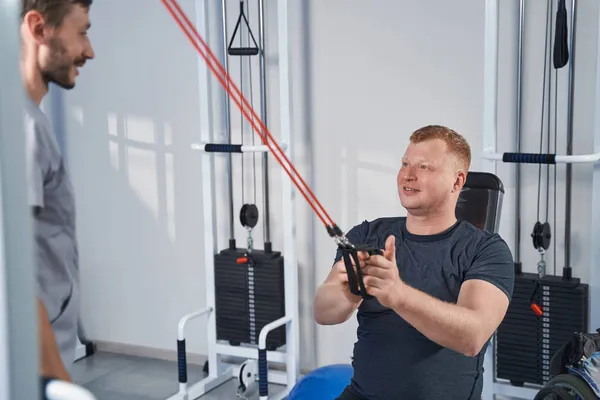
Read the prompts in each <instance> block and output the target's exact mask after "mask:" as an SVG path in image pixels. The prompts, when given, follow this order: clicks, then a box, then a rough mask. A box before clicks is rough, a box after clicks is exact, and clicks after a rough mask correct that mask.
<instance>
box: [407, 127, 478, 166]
mask: <svg viewBox="0 0 600 400" xmlns="http://www.w3.org/2000/svg"><path fill="white" fill-rule="evenodd" d="M435 139H439V140H442V141H443V142H444V143H446V150H447V151H448V152H449V153H450V154H452V155H453V156H454V157H455V158H456V161H457V166H458V167H459V168H460V169H464V171H465V172H467V171H468V170H469V168H470V166H471V146H469V142H467V140H466V139H465V138H464V137H463V136H462V135H461V134H459V133H458V132H456V131H454V130H452V129H450V128H447V127H445V126H441V125H428V126H424V127H422V128H419V129H417V130H416V131H414V132H413V133H412V135H411V136H410V141H411V143H421V142H425V141H427V140H435Z"/></svg>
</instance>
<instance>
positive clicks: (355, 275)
mask: <svg viewBox="0 0 600 400" xmlns="http://www.w3.org/2000/svg"><path fill="white" fill-rule="evenodd" d="M359 251H366V252H367V253H368V254H369V255H371V256H373V255H383V252H382V251H381V250H380V249H377V248H375V247H373V246H370V245H357V246H355V247H354V249H352V250H351V249H343V258H344V266H345V267H346V273H347V274H348V286H349V287H350V293H352V294H353V295H355V296H362V298H363V299H365V300H369V299H372V298H373V296H371V295H370V294H368V293H367V289H366V288H365V283H364V280H363V275H362V270H361V269H360V267H358V265H359V260H358V252H359ZM350 257H352V259H354V264H352V260H351V259H350ZM354 265H356V266H357V268H356V270H355V269H354Z"/></svg>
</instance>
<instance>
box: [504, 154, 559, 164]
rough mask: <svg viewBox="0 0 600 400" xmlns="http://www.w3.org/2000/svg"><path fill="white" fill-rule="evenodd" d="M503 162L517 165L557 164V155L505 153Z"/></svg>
mask: <svg viewBox="0 0 600 400" xmlns="http://www.w3.org/2000/svg"><path fill="white" fill-rule="evenodd" d="M502 161H504V162H505V163H517V164H556V154H536V153H504V154H503V155H502Z"/></svg>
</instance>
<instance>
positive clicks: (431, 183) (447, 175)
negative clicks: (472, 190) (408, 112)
mask: <svg viewBox="0 0 600 400" xmlns="http://www.w3.org/2000/svg"><path fill="white" fill-rule="evenodd" d="M464 172H466V171H464ZM458 175H459V171H458V164H457V162H456V159H455V157H454V156H453V155H452V154H449V153H448V152H447V151H446V144H445V143H444V142H443V141H442V140H439V139H435V140H427V141H424V142H421V143H410V144H409V145H408V147H407V149H406V152H405V154H404V157H403V158H402V167H401V168H400V171H399V172H398V194H399V196H400V202H401V203H402V206H403V207H404V208H406V209H407V210H408V211H409V212H410V213H411V214H413V215H430V214H432V213H437V212H440V211H442V209H445V208H446V207H447V206H448V202H449V201H450V202H453V206H452V208H454V207H455V203H456V196H454V195H455V194H456V189H457V186H456V185H457V176H458ZM453 192H454V193H453Z"/></svg>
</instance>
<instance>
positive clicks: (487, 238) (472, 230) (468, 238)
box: [456, 221, 508, 250]
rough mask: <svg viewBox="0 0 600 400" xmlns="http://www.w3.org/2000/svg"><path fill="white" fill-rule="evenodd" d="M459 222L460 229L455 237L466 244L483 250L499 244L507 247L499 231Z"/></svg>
mask: <svg viewBox="0 0 600 400" xmlns="http://www.w3.org/2000/svg"><path fill="white" fill-rule="evenodd" d="M459 224H460V226H459V228H460V229H459V230H458V235H456V237H457V240H461V241H464V243H465V245H466V246H468V247H470V248H475V249H478V250H484V249H485V248H487V247H488V246H494V247H498V246H500V247H505V248H507V249H508V245H507V244H506V242H505V241H504V239H502V237H501V236H500V234H499V233H496V232H489V231H487V230H485V229H481V228H478V227H476V226H475V225H473V224H471V223H469V222H467V221H460V222H459Z"/></svg>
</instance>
